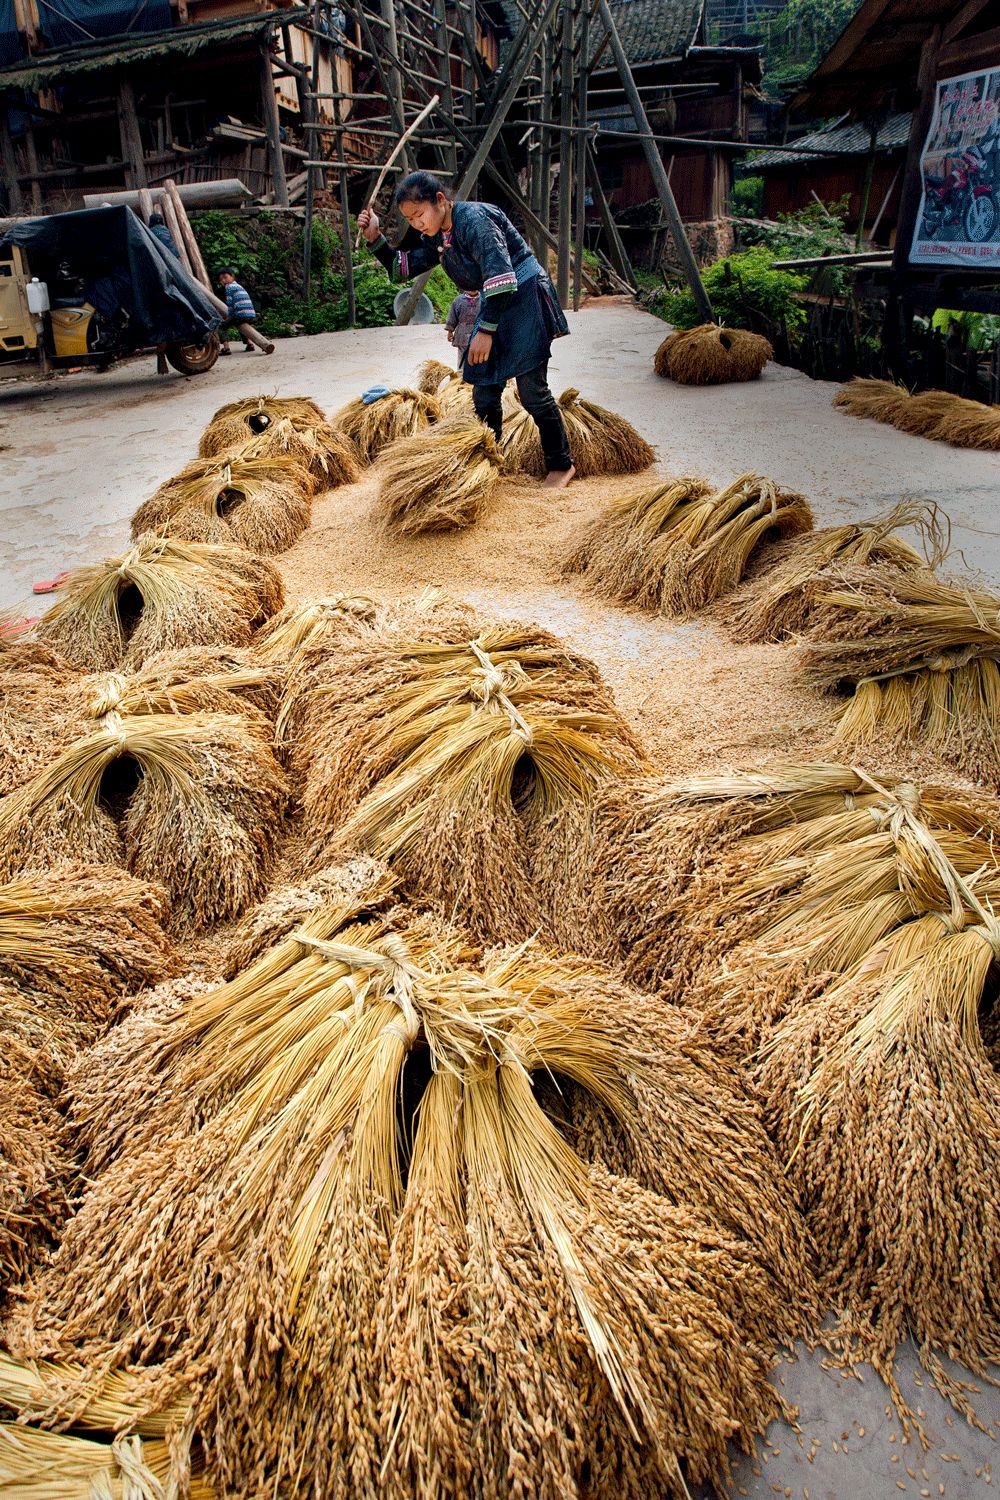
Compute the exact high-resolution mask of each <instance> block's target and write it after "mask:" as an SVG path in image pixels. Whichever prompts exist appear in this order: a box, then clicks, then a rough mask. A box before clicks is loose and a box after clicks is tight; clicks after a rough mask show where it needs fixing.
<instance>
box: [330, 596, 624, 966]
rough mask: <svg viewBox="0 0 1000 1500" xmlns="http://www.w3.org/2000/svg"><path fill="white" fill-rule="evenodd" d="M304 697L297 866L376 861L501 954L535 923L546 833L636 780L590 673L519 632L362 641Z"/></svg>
mask: <svg viewBox="0 0 1000 1500" xmlns="http://www.w3.org/2000/svg"><path fill="white" fill-rule="evenodd" d="M310 697H311V701H312V703H313V704H314V705H315V707H314V709H313V711H312V713H311V714H310V718H309V722H310V724H311V725H312V728H313V733H314V735H315V739H316V743H317V745H318V749H317V751H316V753H315V754H314V756H313V758H312V760H311V762H310V765H309V771H308V778H307V781H306V787H305V792H304V795H303V835H304V841H305V844H304V851H303V855H302V858H303V860H304V862H305V864H306V866H307V867H309V868H315V865H316V864H317V863H324V862H327V860H328V859H329V858H330V857H331V853H332V852H333V851H336V854H337V856H340V855H344V854H349V853H353V852H355V851H359V850H360V851H364V852H366V853H369V854H371V855H373V856H374V857H376V858H379V859H385V860H388V861H389V862H390V863H392V864H393V866H394V867H395V868H397V869H399V870H400V871H402V872H403V873H404V874H405V877H406V880H407V881H408V883H409V884H410V886H411V888H412V889H413V890H415V891H417V892H419V893H421V894H426V895H428V896H430V897H432V898H433V899H436V900H441V901H444V902H445V903H446V904H447V905H448V906H449V907H450V908H453V909H454V910H456V911H459V912H461V913H462V915H463V919H464V920H465V921H467V922H468V923H469V925H470V926H471V927H472V928H473V930H474V931H475V932H477V933H484V934H486V935H488V936H490V937H492V938H494V939H496V940H500V941H506V940H508V939H515V938H517V937H520V936H526V935H527V934H529V933H531V932H533V931H535V930H537V929H538V928H539V926H540V925H541V923H542V921H543V918H544V904H543V902H544V897H545V892H544V891H543V890H542V889H541V883H540V882H539V881H538V880H536V878H535V877H536V875H537V874H538V872H537V871H533V869H532V861H531V849H532V843H533V841H534V840H535V839H536V838H547V837H551V836H552V833H551V829H549V828H548V827H547V825H548V824H550V823H551V822H552V821H553V820H555V821H557V822H558V821H559V820H561V819H569V820H571V821H572V822H573V823H574V824H576V823H577V822H581V823H585V822H586V819H587V817H588V815H589V809H590V807H591V804H592V801H593V797H594V794H595V792H596V790H597V788H598V787H599V786H600V785H601V784H602V783H603V782H604V781H605V780H606V779H607V778H608V777H612V776H618V775H621V774H623V773H626V772H634V771H635V770H637V769H638V767H639V765H640V757H639V751H638V746H637V745H636V742H635V741H634V739H633V738H632V736H631V734H630V733H629V730H628V729H627V727H626V725H625V724H624V722H623V721H622V719H621V718H620V717H619V715H618V714H617V712H616V711H615V708H614V705H613V702H612V700H611V697H610V695H609V693H608V692H607V689H606V688H605V687H604V685H603V683H602V682H601V681H600V678H599V676H598V674H597V671H596V669H595V668H594V666H593V664H592V663H590V662H588V661H586V659H584V658H581V657H579V656H577V655H576V654H575V653H573V652H571V651H569V650H568V649H567V648H566V647H564V646H562V645H561V644H560V643H559V642H558V641H557V640H556V639H555V638H554V637H553V636H550V635H548V634H547V633H546V632H544V631H539V630H538V629H537V628H536V627H532V626H518V625H508V626H497V627H494V628H491V629H485V630H483V631H482V632H481V633H480V634H478V635H477V636H475V637H473V638H471V639H470V637H469V636H468V635H461V634H458V633H456V634H455V635H454V636H453V637H452V640H451V642H450V643H449V642H428V641H420V640H416V639H411V640H409V641H407V640H405V639H404V640H399V639H397V641H396V642H394V643H391V644H386V643H385V642H384V641H383V640H380V639H379V636H378V634H377V633H376V634H374V635H373V636H371V637H368V638H360V639H359V640H358V641H357V642H356V643H355V644H354V645H353V647H352V648H351V649H348V650H343V651H341V652H340V653H339V654H338V656H337V658H336V660H335V661H334V662H333V663H332V671H331V673H330V681H329V682H328V683H327V684H326V686H325V688H323V687H319V686H317V688H316V689H315V690H314V691H313V692H312V693H311V695H310ZM548 873H549V876H550V878H551V880H553V881H557V882H558V881H560V880H564V879H565V878H566V876H567V872H566V871H565V870H564V871H560V870H559V869H558V867H557V866H556V865H553V866H552V867H551V868H550V870H549V872H548Z"/></svg>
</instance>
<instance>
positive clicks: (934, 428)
mask: <svg viewBox="0 0 1000 1500" xmlns="http://www.w3.org/2000/svg"><path fill="white" fill-rule="evenodd" d="M833 404H834V406H837V407H840V409H841V410H842V411H846V412H849V413H850V415H851V416H852V417H870V418H871V419H872V420H873V421H875V422H888V423H889V424H890V426H892V427H898V428H899V430H900V431H901V432H909V433H912V434H913V435H914V436H916V437H926V438H931V439H932V440H933V441H935V442H939V443H950V444H951V445H952V446H953V447H955V448H985V449H995V448H1000V408H998V407H996V406H986V405H985V404H984V403H983V402H981V401H968V400H966V399H965V397H963V396H955V395H952V393H951V392H950V391H919V392H917V393H916V394H914V395H911V394H910V392H909V391H908V390H907V389H906V387H905V386H904V385H896V384H895V383H894V382H893V381H891V380H860V379H858V380H852V381H850V383H849V384H848V385H845V386H842V387H841V389H840V390H839V391H838V392H837V394H836V395H835V396H834V398H833Z"/></svg>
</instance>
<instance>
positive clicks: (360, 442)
mask: <svg viewBox="0 0 1000 1500" xmlns="http://www.w3.org/2000/svg"><path fill="white" fill-rule="evenodd" d="M440 416H441V405H440V402H439V401H438V400H437V399H436V397H434V396H429V395H426V394H424V393H423V392H421V391H412V390H409V389H407V388H406V387H405V386H403V387H400V388H399V389H398V390H393V391H389V392H388V393H387V394H386V395H384V396H379V397H378V399H377V400H375V401H369V402H365V401H364V399H363V398H362V397H360V396H358V397H357V398H356V399H355V400H354V401H349V402H348V403H347V405H346V406H342V407H341V408H340V411H338V412H337V413H336V415H335V416H334V418H333V425H334V427H336V428H337V429H338V430H339V431H340V432H342V433H343V434H344V435H345V437H347V438H349V439H350V441H351V442H352V443H353V444H354V447H355V448H356V450H357V452H358V455H359V457H360V459H361V462H362V463H364V464H370V463H373V462H374V461H375V459H376V458H378V456H379V454H380V453H381V452H382V450H383V449H384V448H388V447H389V445H390V444H391V443H395V442H398V441H399V439H400V438H408V437H413V436H414V434H415V433H418V432H425V431H426V430H427V428H428V427H430V426H432V425H433V423H435V422H437V421H438V420H439V419H440Z"/></svg>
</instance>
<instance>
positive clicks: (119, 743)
mask: <svg viewBox="0 0 1000 1500" xmlns="http://www.w3.org/2000/svg"><path fill="white" fill-rule="evenodd" d="M101 728H102V730H103V731H104V732H105V734H107V735H108V736H109V738H110V740H111V743H112V744H113V745H114V746H116V748H117V749H118V750H124V749H125V747H126V746H127V745H128V730H127V729H126V728H125V721H124V720H123V719H122V716H121V714H118V713H115V712H113V711H112V712H111V713H108V714H105V715H104V719H103V721H102V723H101Z"/></svg>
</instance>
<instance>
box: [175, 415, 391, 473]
mask: <svg viewBox="0 0 1000 1500" xmlns="http://www.w3.org/2000/svg"><path fill="white" fill-rule="evenodd" d="M220 454H221V455H225V457H227V458H229V457H236V456H238V457H241V458H244V459H251V458H269V459H285V460H291V461H293V462H294V463H296V464H301V465H302V466H303V467H304V468H306V469H308V470H309V472H310V473H311V474H312V476H313V478H314V479H315V480H316V483H317V484H318V485H319V486H320V487H321V488H324V489H332V488H334V487H335V486H336V485H339V484H354V483H355V482H356V481H357V480H358V479H359V478H360V477H361V469H360V467H359V465H358V456H357V454H356V453H355V451H354V446H353V444H352V443H350V442H348V440H347V439H346V438H345V437H344V436H343V434H342V433H339V432H337V430H336V429H335V428H333V427H331V426H330V424H329V422H327V420H326V418H325V417H324V415H323V413H322V412H321V411H320V409H319V407H318V406H317V405H316V403H315V401H311V400H309V399H308V398H307V397H304V396H294V397H285V398H282V399H280V400H279V399H278V398H277V397H275V396H251V397H249V398H247V399H245V400H242V401H231V402H229V403H228V405H226V406H220V408H219V410H218V411H217V412H216V413H215V416H214V417H213V418H212V420H211V422H210V423H209V424H208V426H207V427H206V428H205V431H204V432H203V433H202V437H201V443H200V444H199V447H198V456H199V458H215V457H218V456H219V455H220Z"/></svg>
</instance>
